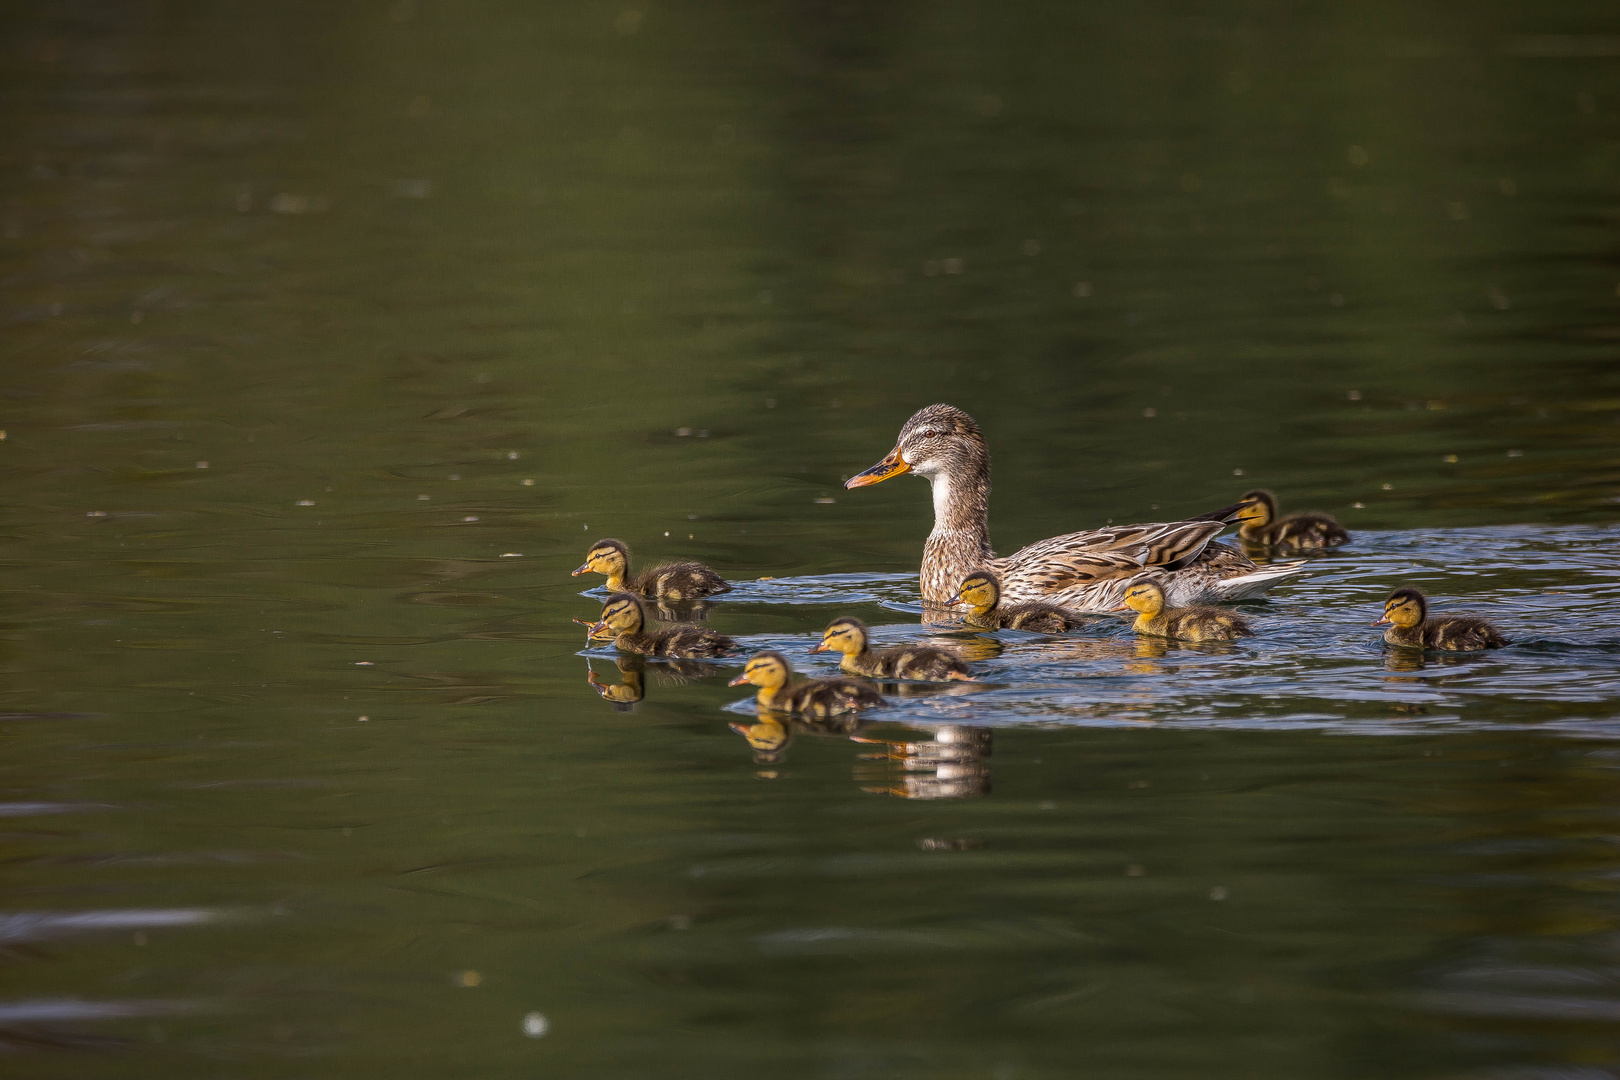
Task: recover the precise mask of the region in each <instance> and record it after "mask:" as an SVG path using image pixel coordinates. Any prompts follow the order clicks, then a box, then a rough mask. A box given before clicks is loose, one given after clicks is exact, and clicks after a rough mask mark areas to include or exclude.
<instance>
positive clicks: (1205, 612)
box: [1114, 579, 1254, 641]
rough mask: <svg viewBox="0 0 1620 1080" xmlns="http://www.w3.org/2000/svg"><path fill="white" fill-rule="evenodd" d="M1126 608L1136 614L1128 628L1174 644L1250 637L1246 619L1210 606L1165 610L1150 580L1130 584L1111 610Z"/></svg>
mask: <svg viewBox="0 0 1620 1080" xmlns="http://www.w3.org/2000/svg"><path fill="white" fill-rule="evenodd" d="M1127 608H1129V609H1130V610H1132V611H1134V612H1136V613H1137V615H1136V621H1135V622H1134V623H1132V624H1131V629H1132V630H1135V631H1136V632H1137V633H1138V634H1152V635H1153V636H1154V637H1164V638H1175V639H1176V640H1177V641H1232V640H1235V639H1236V638H1240V637H1251V636H1253V634H1254V631H1253V630H1251V629H1250V628H1249V624H1248V622H1247V621H1246V620H1244V619H1243V618H1242V617H1241V616H1238V615H1234V614H1232V613H1231V612H1230V611H1222V610H1221V609H1220V608H1212V607H1183V608H1169V607H1165V606H1164V590H1163V589H1162V588H1160V587H1159V583H1158V582H1157V581H1153V580H1151V579H1150V580H1142V581H1133V582H1131V584H1130V587H1129V588H1127V589H1126V590H1125V602H1124V603H1122V604H1120V605H1119V607H1117V608H1115V609H1114V610H1116V611H1124V610H1125V609H1127Z"/></svg>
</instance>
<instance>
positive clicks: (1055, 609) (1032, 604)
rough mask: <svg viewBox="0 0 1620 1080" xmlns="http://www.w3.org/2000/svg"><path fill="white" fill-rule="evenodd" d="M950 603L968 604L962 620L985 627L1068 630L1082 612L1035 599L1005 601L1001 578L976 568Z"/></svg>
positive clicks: (1040, 631)
mask: <svg viewBox="0 0 1620 1080" xmlns="http://www.w3.org/2000/svg"><path fill="white" fill-rule="evenodd" d="M946 603H949V604H966V605H967V606H968V609H969V610H968V613H967V614H966V615H964V616H962V621H963V622H965V623H966V624H967V625H969V626H977V627H979V628H981V629H984V630H1028V631H1030V632H1031V633H1035V634H1064V633H1067V632H1068V631H1070V630H1073V629H1074V628H1075V627H1077V626H1079V625H1080V616H1079V615H1077V614H1076V613H1075V612H1072V611H1070V610H1068V609H1067V608H1062V607H1059V606H1058V605H1056V604H1048V603H1046V602H1044V601H1041V600H1031V601H1028V602H1027V603H1023V604H1003V603H1002V602H1001V579H1000V578H998V577H996V575H994V574H992V573H991V572H990V571H988V570H975V571H974V572H973V573H971V574H969V575H968V576H967V577H966V578H965V579H964V580H963V581H962V587H961V588H960V589H958V590H957V591H956V595H955V596H953V597H951V598H950V599H949V600H947V601H946Z"/></svg>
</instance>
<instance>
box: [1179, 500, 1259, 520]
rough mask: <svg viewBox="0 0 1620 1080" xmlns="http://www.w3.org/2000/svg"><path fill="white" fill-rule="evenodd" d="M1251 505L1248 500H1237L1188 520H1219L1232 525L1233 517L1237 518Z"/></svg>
mask: <svg viewBox="0 0 1620 1080" xmlns="http://www.w3.org/2000/svg"><path fill="white" fill-rule="evenodd" d="M1251 505H1252V504H1251V503H1246V502H1235V503H1233V504H1232V505H1231V506H1223V507H1221V508H1220V509H1219V510H1211V511H1210V512H1209V513H1207V514H1199V515H1198V516H1197V517H1193V518H1188V519H1187V520H1188V521H1219V522H1222V523H1224V524H1227V525H1230V524H1232V522H1233V519H1235V518H1236V517H1237V516H1238V514H1239V513H1240V512H1242V511H1244V510H1247V509H1248V508H1249V507H1250V506H1251Z"/></svg>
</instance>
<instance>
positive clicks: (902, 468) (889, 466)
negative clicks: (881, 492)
mask: <svg viewBox="0 0 1620 1080" xmlns="http://www.w3.org/2000/svg"><path fill="white" fill-rule="evenodd" d="M910 471H911V466H910V465H907V464H906V459H905V458H903V457H901V456H900V448H899V447H898V446H897V447H895V448H894V449H893V450H890V451H889V456H888V457H886V458H884V459H883V460H882V461H880V462H878V463H877V464H876V465H874V466H872V467H871V468H870V469H867V470H866V471H865V472H863V473H856V474H855V475H854V476H852V477H850V478H849V479H848V480H846V481H844V486H845V487H846V488H858V487H867V486H869V485H871V484H881V483H883V481H885V480H887V479H888V478H889V477H891V476H899V475H900V474H901V473H905V472H910Z"/></svg>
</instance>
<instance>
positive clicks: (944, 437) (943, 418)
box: [844, 405, 990, 488]
mask: <svg viewBox="0 0 1620 1080" xmlns="http://www.w3.org/2000/svg"><path fill="white" fill-rule="evenodd" d="M989 459H990V454H989V451H988V450H986V449H985V445H984V434H983V433H982V432H980V431H979V425H978V424H975V423H974V422H973V417H971V416H969V415H968V414H967V413H965V412H963V411H962V410H961V409H958V408H956V407H955V406H953V405H930V406H928V407H927V408H926V409H918V410H917V411H916V412H915V413H913V414H912V417H911V419H910V420H907V421H906V425H905V427H903V428H901V429H900V438H899V439H897V440H895V444H894V449H893V450H890V451H889V455H888V457H885V458H884V459H883V460H882V461H880V462H878V463H877V464H876V465H874V466H872V467H871V468H870V469H867V470H866V471H865V472H863V473H858V474H856V475H855V476H852V477H850V478H849V480H848V481H846V482H845V484H844V486H845V487H846V488H858V487H866V486H867V485H868V484H878V483H882V482H883V481H884V480H887V479H888V478H889V477H891V476H899V475H900V474H901V473H904V472H914V473H916V474H917V475H918V476H926V477H929V478H930V479H932V478H933V477H934V476H936V475H938V474H940V473H952V472H960V471H964V470H971V469H982V468H984V467H986V466H987V465H988V462H989Z"/></svg>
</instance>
